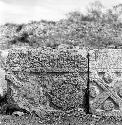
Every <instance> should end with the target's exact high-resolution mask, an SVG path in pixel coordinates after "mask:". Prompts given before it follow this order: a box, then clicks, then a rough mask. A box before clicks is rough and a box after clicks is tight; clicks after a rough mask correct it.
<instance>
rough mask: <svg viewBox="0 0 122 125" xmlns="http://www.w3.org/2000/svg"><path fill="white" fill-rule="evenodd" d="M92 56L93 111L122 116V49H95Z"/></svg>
mask: <svg viewBox="0 0 122 125" xmlns="http://www.w3.org/2000/svg"><path fill="white" fill-rule="evenodd" d="M90 56H91V58H90V81H91V82H90V88H91V90H90V91H91V92H90V107H91V112H92V113H93V114H95V115H98V114H99V115H101V116H122V96H121V88H122V74H121V71H122V63H121V62H122V50H114V49H112V50H111V49H108V50H99V51H98V50H97V51H95V50H94V51H92V52H91V55H90Z"/></svg>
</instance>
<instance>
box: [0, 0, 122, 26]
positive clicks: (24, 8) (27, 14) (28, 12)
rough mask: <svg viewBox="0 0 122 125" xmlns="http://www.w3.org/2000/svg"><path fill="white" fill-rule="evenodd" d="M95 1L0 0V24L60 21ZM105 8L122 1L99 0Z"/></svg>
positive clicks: (84, 10) (84, 9) (83, 10)
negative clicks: (42, 20) (68, 14)
mask: <svg viewBox="0 0 122 125" xmlns="http://www.w3.org/2000/svg"><path fill="white" fill-rule="evenodd" d="M94 1H95V0H0V24H5V23H28V22H30V21H39V20H41V19H46V20H54V21H57V20H60V19H63V18H65V17H66V14H67V13H69V12H72V11H81V12H83V13H84V12H86V7H87V6H88V4H89V3H90V2H94ZM99 1H100V2H101V3H102V4H103V5H104V6H105V7H106V8H110V7H111V6H114V5H117V4H119V3H122V0H99Z"/></svg>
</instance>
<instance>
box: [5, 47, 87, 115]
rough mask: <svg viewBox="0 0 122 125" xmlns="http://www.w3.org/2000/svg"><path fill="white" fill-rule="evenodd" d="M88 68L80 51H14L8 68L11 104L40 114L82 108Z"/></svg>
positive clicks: (7, 64)
mask: <svg viewBox="0 0 122 125" xmlns="http://www.w3.org/2000/svg"><path fill="white" fill-rule="evenodd" d="M83 55H85V53H83ZM46 63H47V64H46ZM53 64H55V65H53ZM87 69H88V67H87V58H86V55H85V56H82V55H81V54H80V52H79V51H77V50H63V51H62V50H52V49H51V50H50V49H47V50H45V49H42V48H39V49H33V50H32V49H16V50H11V51H10V53H9V54H8V57H7V60H6V68H5V70H6V79H7V81H8V86H9V88H10V89H11V93H10V96H11V97H12V103H13V104H17V105H18V106H19V107H20V108H24V109H26V110H27V111H30V112H33V111H35V112H36V113H37V114H38V115H39V116H41V115H42V114H43V113H46V112H51V111H63V112H65V111H69V110H74V109H83V100H84V90H85V89H86V87H87V85H86V84H87V72H86V71H87Z"/></svg>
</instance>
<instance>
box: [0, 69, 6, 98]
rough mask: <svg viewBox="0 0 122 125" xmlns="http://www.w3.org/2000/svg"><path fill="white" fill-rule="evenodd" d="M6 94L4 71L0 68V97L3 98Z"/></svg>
mask: <svg viewBox="0 0 122 125" xmlns="http://www.w3.org/2000/svg"><path fill="white" fill-rule="evenodd" d="M6 92H7V81H6V80H5V71H4V70H3V69H2V68H0V96H4V95H5V93H6Z"/></svg>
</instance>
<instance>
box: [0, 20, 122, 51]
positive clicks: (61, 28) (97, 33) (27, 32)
mask: <svg viewBox="0 0 122 125" xmlns="http://www.w3.org/2000/svg"><path fill="white" fill-rule="evenodd" d="M121 41H122V24H121V23H120V22H119V23H118V22H115V23H106V22H100V21H84V20H79V19H77V20H72V19H65V20H60V21H57V22H49V21H39V22H36V21H35V22H31V23H28V24H22V25H17V24H6V25H3V26H1V27H0V48H1V49H4V48H7V49H8V48H11V47H13V46H16V45H17V46H31V47H34V48H37V47H40V46H46V47H51V48H57V47H58V46H59V45H61V44H67V45H69V46H80V47H81V48H82V47H91V48H99V47H103V48H106V47H109V46H112V47H114V48H115V47H118V48H119V47H120V46H122V42H121Z"/></svg>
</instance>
